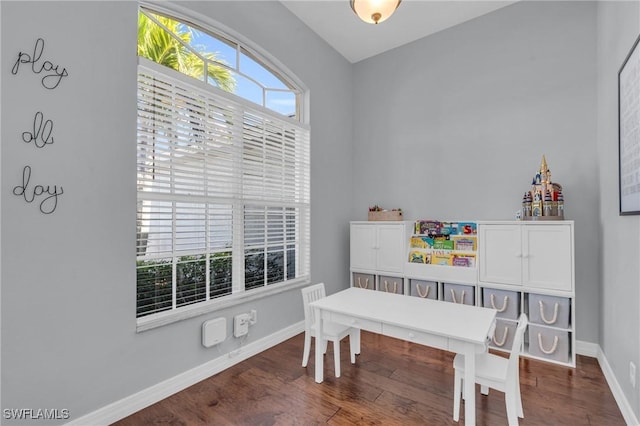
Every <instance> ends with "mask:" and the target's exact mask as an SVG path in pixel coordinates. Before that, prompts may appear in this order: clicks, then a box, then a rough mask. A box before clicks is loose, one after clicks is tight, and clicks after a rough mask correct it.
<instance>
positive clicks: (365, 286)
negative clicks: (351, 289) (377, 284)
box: [358, 277, 369, 289]
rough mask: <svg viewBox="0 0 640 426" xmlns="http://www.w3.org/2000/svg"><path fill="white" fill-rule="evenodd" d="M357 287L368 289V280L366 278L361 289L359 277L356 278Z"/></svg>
mask: <svg viewBox="0 0 640 426" xmlns="http://www.w3.org/2000/svg"><path fill="white" fill-rule="evenodd" d="M358 287H360V288H364V289H367V288H369V278H367V279H366V280H365V282H364V287H362V283H361V282H360V277H358Z"/></svg>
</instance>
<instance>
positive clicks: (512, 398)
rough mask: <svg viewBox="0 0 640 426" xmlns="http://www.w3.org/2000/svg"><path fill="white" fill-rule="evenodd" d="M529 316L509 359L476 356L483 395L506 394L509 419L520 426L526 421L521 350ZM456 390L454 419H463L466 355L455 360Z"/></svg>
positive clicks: (520, 325)
mask: <svg viewBox="0 0 640 426" xmlns="http://www.w3.org/2000/svg"><path fill="white" fill-rule="evenodd" d="M527 323H528V319H527V315H526V314H524V313H523V314H521V315H520V318H519V319H518V327H517V328H516V331H515V335H514V337H513V346H512V347H511V354H510V355H509V358H503V357H501V356H498V355H493V354H491V353H489V352H486V353H482V354H478V355H476V379H475V381H476V383H478V384H479V385H480V386H481V388H480V389H481V392H482V394H483V395H488V394H489V389H488V388H493V389H496V390H498V391H501V392H504V398H505V403H506V406H507V420H508V422H509V425H510V426H512V425H517V424H518V417H521V418H524V412H523V411H522V398H521V397H520V369H519V359H520V348H521V346H522V339H523V336H524V331H525V329H526V328H527ZM453 367H454V370H455V374H454V387H453V395H454V396H453V420H454V421H456V422H457V421H458V419H459V418H460V395H461V394H462V390H463V389H464V386H463V379H464V355H462V354H458V355H456V356H455V358H454V359H453ZM463 397H466V395H463Z"/></svg>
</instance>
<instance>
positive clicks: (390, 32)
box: [281, 0, 517, 63]
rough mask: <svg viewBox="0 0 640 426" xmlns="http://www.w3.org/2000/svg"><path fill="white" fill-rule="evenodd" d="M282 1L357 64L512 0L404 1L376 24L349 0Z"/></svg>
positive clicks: (508, 3)
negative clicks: (357, 11)
mask: <svg viewBox="0 0 640 426" xmlns="http://www.w3.org/2000/svg"><path fill="white" fill-rule="evenodd" d="M516 1H517V0H516ZM281 3H282V4H284V6H285V7H286V8H287V9H289V10H290V11H291V12H293V13H294V14H295V15H296V16H297V17H298V18H300V20H302V21H303V22H304V23H305V24H307V25H308V26H309V28H311V29H312V30H313V31H314V32H315V33H316V34H318V35H319V36H320V37H322V38H323V39H324V40H325V41H326V42H327V43H329V45H331V46H332V47H333V48H334V49H336V50H337V51H338V52H340V53H341V54H342V56H344V57H345V58H346V59H347V60H348V61H349V62H351V63H356V62H359V61H361V60H363V59H366V58H369V57H371V56H375V55H377V54H379V53H382V52H385V51H387V50H390V49H393V48H394V47H398V46H402V45H403V44H406V43H410V42H412V41H414V40H417V39H420V38H422V37H426V36H428V35H429V34H433V33H436V32H438V31H442V30H444V29H446V28H449V27H452V26H454V25H458V24H460V23H462V22H465V21H468V20H470V19H473V18H476V17H478V16H481V15H484V14H486V13H489V12H493V11H494V10H496V9H500V8H501V7H504V6H508V5H510V4H512V3H515V1H507V0H496V1H484V0H470V1H464V0H448V1H447V0H444V1H436V0H403V1H402V3H400V6H399V7H398V10H396V12H395V13H394V14H393V15H392V16H391V17H390V18H389V19H388V20H386V21H384V22H382V23H380V24H378V25H372V24H367V23H365V22H363V21H361V20H360V18H358V17H357V16H356V14H355V13H353V11H352V10H351V6H350V5H349V0H295V1H290V0H281Z"/></svg>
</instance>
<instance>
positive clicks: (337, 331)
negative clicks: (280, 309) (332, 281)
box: [302, 283, 360, 377]
mask: <svg viewBox="0 0 640 426" xmlns="http://www.w3.org/2000/svg"><path fill="white" fill-rule="evenodd" d="M325 295H326V294H325V290H324V283H320V284H315V285H312V286H309V287H305V288H303V289H302V301H303V304H304V354H303V355H302V366H303V367H306V366H307V362H308V361H309V353H310V352H311V338H312V337H313V338H315V337H316V316H315V311H314V309H313V308H311V307H310V306H309V303H311V302H314V301H316V300H319V299H322V298H323V297H325ZM322 336H323V338H324V339H323V341H322V342H318V341H317V339H316V345H323V349H322V352H323V353H326V352H327V343H328V341H329V340H331V341H332V342H333V358H334V362H335V374H336V377H340V340H342V339H344V338H345V337H346V336H349V346H350V349H351V363H352V364H355V363H356V354H359V353H360V329H358V328H352V327H349V326H346V325H340V324H335V323H332V322H329V321H324V327H323V330H322Z"/></svg>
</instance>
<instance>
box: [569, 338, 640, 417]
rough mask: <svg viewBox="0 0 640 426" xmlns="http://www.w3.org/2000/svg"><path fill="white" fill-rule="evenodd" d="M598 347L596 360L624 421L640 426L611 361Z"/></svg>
mask: <svg viewBox="0 0 640 426" xmlns="http://www.w3.org/2000/svg"><path fill="white" fill-rule="evenodd" d="M576 346H578V345H577V342H576ZM596 346H597V347H598V353H597V356H596V358H598V364H600V369H602V373H603V374H604V378H605V379H606V380H607V384H608V385H609V389H611V393H612V394H613V398H614V399H615V400H616V403H617V404H618V408H620V412H621V413H622V417H623V418H624V421H625V422H626V423H627V425H629V426H640V421H638V418H637V417H636V415H635V413H634V412H633V408H632V407H631V404H629V401H628V400H627V398H626V397H625V395H624V392H622V387H620V383H618V380H617V379H616V376H615V375H614V374H613V370H612V369H611V366H610V365H609V361H607V357H606V356H605V355H604V352H602V348H600V345H596ZM576 349H577V347H576Z"/></svg>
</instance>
